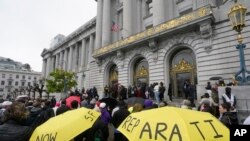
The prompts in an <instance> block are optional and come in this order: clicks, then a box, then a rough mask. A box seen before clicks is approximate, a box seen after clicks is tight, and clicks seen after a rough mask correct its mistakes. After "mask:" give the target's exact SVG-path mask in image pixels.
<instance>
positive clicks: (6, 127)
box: [0, 102, 34, 141]
mask: <svg viewBox="0 0 250 141" xmlns="http://www.w3.org/2000/svg"><path fill="white" fill-rule="evenodd" d="M28 114H29V112H28V110H27V109H26V108H25V106H24V104H23V103H20V102H14V103H12V104H11V105H10V106H9V107H8V108H7V109H6V111H5V115H4V124H2V125H0V140H1V141H28V140H29V138H30V136H31V134H32V132H33V130H34V128H33V127H32V126H24V125H23V121H24V120H26V119H27V117H28Z"/></svg>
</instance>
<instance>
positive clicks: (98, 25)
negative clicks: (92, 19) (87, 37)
mask: <svg viewBox="0 0 250 141" xmlns="http://www.w3.org/2000/svg"><path fill="white" fill-rule="evenodd" d="M102 11H103V0H97V16H96V34H95V35H96V39H95V49H98V48H100V47H102V13H103V12H102Z"/></svg>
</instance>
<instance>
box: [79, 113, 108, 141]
mask: <svg viewBox="0 0 250 141" xmlns="http://www.w3.org/2000/svg"><path fill="white" fill-rule="evenodd" d="M82 135H83V136H84V137H85V141H108V137H109V128H108V125H107V124H105V123H104V122H103V120H102V119H101V117H99V118H98V119H97V120H96V121H95V123H94V125H93V126H92V127H91V128H89V129H88V130H86V131H85V132H83V134H82ZM81 141H82V140H81Z"/></svg>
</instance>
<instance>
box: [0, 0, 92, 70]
mask: <svg viewBox="0 0 250 141" xmlns="http://www.w3.org/2000/svg"><path fill="white" fill-rule="evenodd" d="M96 7H97V3H96V1H95V0H0V56H1V57H6V58H11V59H13V60H15V61H18V62H21V63H23V64H25V63H28V64H30V66H31V68H32V69H33V70H34V71H39V72H41V71H42V57H41V53H42V51H43V49H44V48H49V45H50V42H51V40H52V38H54V37H55V36H56V35H57V34H59V33H60V34H63V35H65V36H67V35H69V34H70V33H72V32H73V31H75V30H76V29H77V28H78V27H80V26H81V25H83V24H84V23H86V22H87V21H89V20H90V19H92V18H93V17H95V16H96V11H97V9H96Z"/></svg>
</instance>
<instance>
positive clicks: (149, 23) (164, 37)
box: [42, 0, 250, 98]
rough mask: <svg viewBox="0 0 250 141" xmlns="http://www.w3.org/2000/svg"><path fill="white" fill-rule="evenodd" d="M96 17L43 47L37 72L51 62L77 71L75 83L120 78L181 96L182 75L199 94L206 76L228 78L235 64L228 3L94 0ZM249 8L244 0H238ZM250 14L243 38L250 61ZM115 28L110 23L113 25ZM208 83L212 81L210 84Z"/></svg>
mask: <svg viewBox="0 0 250 141" xmlns="http://www.w3.org/2000/svg"><path fill="white" fill-rule="evenodd" d="M96 1H97V16H96V17H95V18H93V19H91V20H90V21H89V22H87V23H86V24H84V25H83V26H81V27H80V28H78V29H76V31H74V32H73V33H71V34H70V35H69V36H66V37H65V39H64V40H63V41H61V42H59V43H58V44H56V45H55V46H53V47H51V48H49V49H44V51H43V52H42V57H43V71H42V75H43V76H44V77H48V74H49V72H51V71H53V70H54V69H55V68H62V69H65V70H67V71H73V72H76V73H77V77H76V79H77V81H78V88H82V87H85V88H90V87H93V86H95V87H96V88H97V90H98V91H99V93H102V92H103V88H104V87H105V86H106V85H114V84H116V83H119V84H121V85H124V86H125V87H128V86H130V85H134V86H141V85H144V84H146V85H149V84H152V83H154V82H158V83H159V82H163V83H164V85H165V86H166V87H167V88H168V86H169V85H168V84H169V83H171V84H173V85H172V86H173V94H174V96H175V97H180V98H181V97H183V90H182V87H183V83H184V81H185V80H189V81H190V82H191V83H192V84H193V85H194V86H195V88H196V92H197V95H198V97H199V96H200V95H202V94H203V93H204V92H205V85H206V83H207V81H209V79H210V78H211V77H215V76H216V77H217V76H218V77H221V78H223V79H224V80H225V82H230V81H231V80H232V78H233V76H234V74H235V73H236V72H237V71H238V70H239V67H240V62H239V53H238V51H237V49H236V48H235V46H236V45H237V44H238V42H237V40H236V38H237V37H236V36H237V33H236V32H235V31H233V30H232V27H231V24H230V22H229V20H228V16H227V14H228V11H229V10H230V7H232V6H233V5H234V2H233V1H227V2H226V3H224V4H223V3H221V4H218V1H217V0H96ZM238 2H239V3H243V4H244V5H245V6H246V7H247V8H248V9H250V2H249V1H247V0H238ZM249 24H250V16H249V12H248V13H247V16H246V27H245V28H244V29H243V32H242V35H243V43H245V44H246V46H247V48H245V60H246V66H247V68H249V67H250V49H249V47H248V46H249V45H250V44H249V43H250V40H249V36H250V26H249ZM115 27H116V28H115ZM213 83H214V82H212V84H213Z"/></svg>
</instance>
